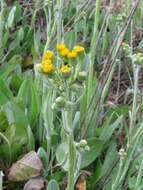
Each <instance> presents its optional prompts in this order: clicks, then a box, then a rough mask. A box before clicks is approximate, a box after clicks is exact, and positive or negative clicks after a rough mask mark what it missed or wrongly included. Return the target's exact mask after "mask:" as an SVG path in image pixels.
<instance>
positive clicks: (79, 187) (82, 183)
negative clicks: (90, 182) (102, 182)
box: [76, 175, 86, 190]
mask: <svg viewBox="0 0 143 190" xmlns="http://www.w3.org/2000/svg"><path fill="white" fill-rule="evenodd" d="M76 190H86V180H85V175H81V176H80V179H79V180H78V182H77V184H76Z"/></svg>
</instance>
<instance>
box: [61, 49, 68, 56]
mask: <svg viewBox="0 0 143 190" xmlns="http://www.w3.org/2000/svg"><path fill="white" fill-rule="evenodd" d="M68 53H69V49H68V48H64V49H63V50H61V51H60V52H59V54H60V55H61V56H62V57H66V56H67V55H68Z"/></svg>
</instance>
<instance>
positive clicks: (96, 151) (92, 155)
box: [80, 138, 105, 169]
mask: <svg viewBox="0 0 143 190" xmlns="http://www.w3.org/2000/svg"><path fill="white" fill-rule="evenodd" d="M87 143H88V146H89V147H90V150H89V151H88V152H84V153H83V154H82V161H81V167H80V168H81V169H83V168H85V167H87V166H89V165H90V164H91V163H92V162H94V160H95V159H96V158H97V157H98V156H99V155H100V154H101V152H102V151H103V149H104V147H105V146H104V144H103V141H101V140H99V139H97V138H91V139H87Z"/></svg>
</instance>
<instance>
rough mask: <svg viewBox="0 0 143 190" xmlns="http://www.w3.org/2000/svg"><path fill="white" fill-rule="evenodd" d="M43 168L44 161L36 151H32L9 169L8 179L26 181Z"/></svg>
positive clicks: (35, 175)
mask: <svg viewBox="0 0 143 190" xmlns="http://www.w3.org/2000/svg"><path fill="white" fill-rule="evenodd" d="M42 169H43V165H42V162H41V160H40V158H39V157H38V155H37V154H36V152H34V151H31V152H29V153H28V154H26V155H25V156H24V157H23V158H22V159H21V160H19V161H17V162H16V163H15V164H13V165H12V167H11V168H10V170H9V174H8V180H10V181H26V180H28V179H30V178H32V177H37V176H39V175H40V174H41V171H42Z"/></svg>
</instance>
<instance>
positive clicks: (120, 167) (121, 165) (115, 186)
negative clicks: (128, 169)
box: [112, 158, 123, 190]
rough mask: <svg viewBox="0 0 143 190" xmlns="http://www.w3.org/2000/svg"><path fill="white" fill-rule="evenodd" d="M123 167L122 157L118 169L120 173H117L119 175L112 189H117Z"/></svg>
mask: <svg viewBox="0 0 143 190" xmlns="http://www.w3.org/2000/svg"><path fill="white" fill-rule="evenodd" d="M122 167H123V159H122V158H121V159H120V163H119V170H118V173H117V177H116V179H115V182H114V183H113V185H112V190H116V189H117V185H118V182H119V179H120V176H121V174H122Z"/></svg>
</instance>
